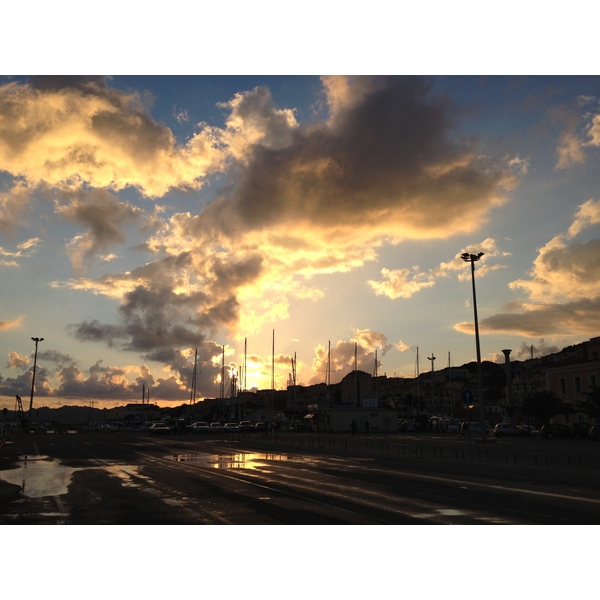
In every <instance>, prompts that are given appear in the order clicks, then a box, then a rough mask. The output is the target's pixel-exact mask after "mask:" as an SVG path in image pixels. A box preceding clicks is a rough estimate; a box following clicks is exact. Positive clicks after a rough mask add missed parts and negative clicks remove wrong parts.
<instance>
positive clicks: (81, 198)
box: [56, 190, 143, 271]
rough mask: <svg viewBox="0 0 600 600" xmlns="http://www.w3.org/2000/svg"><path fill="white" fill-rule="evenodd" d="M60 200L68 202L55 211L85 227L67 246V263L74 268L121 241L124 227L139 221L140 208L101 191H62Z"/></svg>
mask: <svg viewBox="0 0 600 600" xmlns="http://www.w3.org/2000/svg"><path fill="white" fill-rule="evenodd" d="M62 201H63V202H65V201H68V202H69V203H68V204H67V205H65V206H57V208H56V211H57V213H59V214H60V215H62V216H63V217H65V218H67V219H70V220H73V221H76V222H77V223H79V224H81V225H83V226H84V227H86V228H88V230H87V231H86V232H85V233H84V234H83V235H79V236H77V237H76V238H74V239H73V240H72V241H71V243H70V244H69V246H68V247H67V252H68V254H69V256H70V258H71V263H72V264H73V267H74V268H75V269H76V270H77V271H80V270H82V268H83V266H84V264H85V263H86V262H88V261H89V260H90V259H92V258H93V257H95V256H96V255H97V254H98V253H100V252H103V251H106V250H107V249H108V248H109V247H110V246H111V245H113V244H118V243H122V242H125V241H126V239H127V238H126V235H125V232H124V226H126V225H127V224H129V223H135V222H137V221H139V220H140V219H141V218H142V216H143V211H142V210H140V209H139V208H137V207H135V206H132V205H131V204H128V203H127V202H123V201H121V200H119V198H117V197H116V196H115V195H113V194H111V193H109V192H107V191H105V190H91V191H88V192H86V193H76V194H74V195H73V196H72V197H71V196H68V195H66V194H62Z"/></svg>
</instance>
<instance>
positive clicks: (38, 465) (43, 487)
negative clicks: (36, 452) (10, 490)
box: [0, 456, 81, 498]
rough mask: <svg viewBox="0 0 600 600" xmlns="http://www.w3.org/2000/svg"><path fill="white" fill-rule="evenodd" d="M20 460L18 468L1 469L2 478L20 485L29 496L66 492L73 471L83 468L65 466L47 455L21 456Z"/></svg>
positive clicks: (0, 476) (57, 494)
mask: <svg viewBox="0 0 600 600" xmlns="http://www.w3.org/2000/svg"><path fill="white" fill-rule="evenodd" d="M19 460H20V461H21V464H20V465H19V467H17V468H16V469H9V470H7V471H0V479H2V480H3V481H6V482H7V483H12V484H14V485H18V486H19V487H20V488H21V493H22V494H23V495H24V496H28V497H29V498H43V497H44V496H60V495H61V494H66V493H67V491H68V487H69V482H70V481H71V477H72V475H73V473H75V471H80V470H81V468H78V469H74V468H71V467H65V466H64V465H61V464H60V462H59V461H57V460H51V459H49V458H48V457H47V456H21V457H19Z"/></svg>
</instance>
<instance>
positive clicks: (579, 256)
mask: <svg viewBox="0 0 600 600" xmlns="http://www.w3.org/2000/svg"><path fill="white" fill-rule="evenodd" d="M599 223H600V201H594V200H588V201H587V202H585V203H583V204H581V205H580V206H579V208H578V210H577V212H576V214H575V215H574V219H573V222H572V224H571V226H570V227H569V228H568V231H567V233H566V234H559V235H557V236H555V237H554V238H552V239H551V240H550V241H549V242H548V243H547V244H546V245H545V246H544V247H543V248H541V249H540V250H539V253H538V256H537V258H536V259H535V261H534V263H533V268H532V270H531V272H530V273H529V275H530V278H529V279H519V280H516V281H513V282H511V283H510V284H509V287H510V288H511V289H513V290H522V291H523V292H524V293H525V294H526V297H527V299H526V300H524V301H521V300H518V301H515V302H513V303H511V305H510V306H509V307H507V308H508V310H507V311H506V312H503V313H498V314H496V315H493V316H490V317H487V318H483V319H481V320H480V330H481V332H482V333H504V334H518V335H522V336H526V337H539V336H545V335H552V336H557V335H561V336H565V335H571V336H572V335H589V332H590V331H600V258H599V257H600V237H591V238H590V239H588V240H587V241H582V242H576V241H573V238H574V237H575V236H577V235H580V234H581V233H582V232H583V231H586V233H587V232H588V231H589V230H590V229H591V228H592V227H593V226H596V225H598V224H599ZM455 328H456V329H457V330H459V331H462V332H465V333H472V331H473V324H472V323H459V324H457V325H456V326H455Z"/></svg>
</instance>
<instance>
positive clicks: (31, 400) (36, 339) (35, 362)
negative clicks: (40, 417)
mask: <svg viewBox="0 0 600 600" xmlns="http://www.w3.org/2000/svg"><path fill="white" fill-rule="evenodd" d="M31 339H32V340H33V341H34V342H35V354H34V355H33V373H32V375H31V398H30V399H29V427H31V416H32V414H33V387H34V384H35V366H36V364H37V351H38V344H39V343H40V342H43V341H44V338H36V337H32V338H31Z"/></svg>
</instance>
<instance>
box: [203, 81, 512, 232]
mask: <svg viewBox="0 0 600 600" xmlns="http://www.w3.org/2000/svg"><path fill="white" fill-rule="evenodd" d="M455 122H456V115H455V114H454V111H453V108H452V107H451V106H450V105H449V104H448V103H447V102H446V101H444V100H443V99H434V98H433V97H432V96H431V94H430V90H429V89H428V87H427V84H426V83H425V82H424V81H423V80H422V79H420V78H416V77H408V78H403V77H400V78H398V77H393V78H387V79H385V80H383V83H382V82H381V81H377V85H375V86H374V88H373V89H371V90H369V91H368V92H367V93H365V94H364V95H363V96H362V97H361V99H360V101H357V102H356V103H355V104H351V105H349V106H345V107H344V108H343V109H341V110H340V111H339V113H338V114H336V116H335V119H334V120H332V122H331V123H328V124H323V123H321V124H316V125H312V126H310V127H306V128H304V129H303V130H298V131H295V132H294V133H293V138H292V140H293V141H292V142H291V143H290V144H289V145H288V146H286V147H285V148H282V149H278V150H273V149H270V148H265V147H263V146H260V145H257V146H256V148H255V150H254V154H253V156H252V159H251V161H250V163H249V165H248V168H247V169H246V170H245V172H244V173H243V175H242V177H241V179H240V183H239V185H238V187H237V189H236V190H235V192H234V193H233V195H232V196H231V197H230V198H229V199H228V200H227V201H225V200H223V201H221V202H216V203H214V204H213V206H211V207H210V209H209V211H208V216H210V217H212V218H214V219H215V222H216V223H217V224H218V226H220V227H221V228H222V229H223V230H224V231H227V230H228V228H230V227H231V224H232V223H236V222H237V224H238V226H240V227H250V228H256V229H266V228H268V227H272V226H273V225H276V224H282V223H286V224H287V225H288V226H290V227H292V226H293V225H294V221H296V222H297V223H305V224H308V225H306V226H307V227H311V226H312V227H314V228H315V229H319V228H323V229H335V228H336V227H338V228H340V227H342V228H343V227H344V226H349V225H352V226H353V227H357V228H358V230H359V231H360V229H361V228H362V229H364V230H365V231H363V236H364V235H366V233H367V231H368V230H369V229H372V230H373V233H372V235H382V232H383V231H385V229H386V228H387V229H388V232H389V233H388V235H389V236H390V237H392V238H393V237H395V236H396V237H398V238H402V237H406V236H425V235H448V232H449V231H451V230H452V228H455V229H456V230H465V229H470V228H471V229H472V228H473V227H474V226H475V224H476V223H477V222H478V220H479V219H480V218H481V217H482V216H484V215H485V213H486V212H487V211H488V210H489V208H490V207H491V206H492V205H494V204H495V203H498V202H499V198H498V190H499V188H501V187H502V186H503V185H505V184H508V183H509V181H510V180H511V177H510V176H509V174H508V172H507V169H506V166H505V165H503V164H501V163H500V162H494V161H492V160H486V159H483V158H481V157H478V156H476V148H475V147H471V146H470V145H468V144H467V143H465V142H464V141H460V140H451V136H450V133H451V129H452V125H453V124H454V123H455ZM233 214H234V215H235V216H237V218H238V219H239V220H238V221H236V220H234V219H232V215H233ZM432 214H435V215H436V219H432V218H431V215H432ZM357 233H358V232H357Z"/></svg>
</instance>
